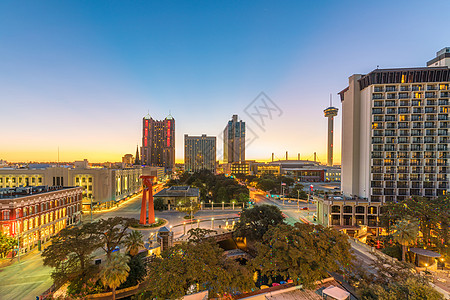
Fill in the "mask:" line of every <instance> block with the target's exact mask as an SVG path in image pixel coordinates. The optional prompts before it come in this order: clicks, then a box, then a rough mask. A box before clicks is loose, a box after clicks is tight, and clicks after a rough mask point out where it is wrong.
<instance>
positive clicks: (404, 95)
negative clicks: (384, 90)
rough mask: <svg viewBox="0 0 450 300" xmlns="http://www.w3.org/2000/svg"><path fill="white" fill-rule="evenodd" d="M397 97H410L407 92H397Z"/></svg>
mask: <svg viewBox="0 0 450 300" xmlns="http://www.w3.org/2000/svg"><path fill="white" fill-rule="evenodd" d="M398 98H399V99H408V98H410V97H409V93H399V94H398Z"/></svg>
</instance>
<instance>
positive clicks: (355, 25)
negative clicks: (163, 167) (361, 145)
mask: <svg viewBox="0 0 450 300" xmlns="http://www.w3.org/2000/svg"><path fill="white" fill-rule="evenodd" d="M449 11H450V1H433V2H423V1H8V0H3V1H2V2H1V3H0V70H1V72H0V104H1V110H0V113H1V115H0V128H1V129H0V133H1V142H0V159H6V160H9V161H30V160H56V157H57V156H56V153H57V147H58V146H59V147H60V149H61V160H66V161H71V160H75V159H83V158H88V159H89V160H91V161H106V160H109V161H119V160H120V158H121V156H122V155H123V154H125V153H132V154H134V153H135V149H136V144H137V143H139V144H140V141H141V119H142V117H143V116H144V115H146V114H147V111H149V112H150V115H152V116H153V117H154V118H155V119H162V118H164V117H166V116H167V115H168V113H169V110H170V111H171V113H172V115H173V116H174V118H175V120H176V135H177V139H176V148H177V152H176V153H177V159H178V160H182V159H183V135H184V134H185V133H188V134H193V135H194V134H202V133H207V134H210V135H218V134H219V133H220V132H221V131H222V130H223V128H224V127H225V125H226V122H227V120H228V119H230V118H231V115H233V114H239V116H240V117H241V118H242V119H243V120H244V121H246V122H247V124H248V126H249V127H250V128H251V129H253V130H254V131H255V134H256V135H257V136H258V137H257V138H256V139H255V141H254V142H253V143H252V144H251V145H249V147H248V151H247V158H248V159H269V158H270V155H271V153H272V152H275V156H276V157H278V158H282V157H284V153H285V151H289V152H290V153H291V154H292V157H294V156H295V157H296V153H298V152H300V153H301V155H302V158H305V159H306V158H312V155H313V152H314V151H316V152H317V153H318V155H319V158H320V159H321V161H325V152H326V148H325V147H326V119H325V118H324V117H323V109H324V108H326V106H327V105H328V102H329V94H330V93H332V94H333V98H334V105H335V106H337V107H339V108H340V103H339V101H338V98H337V96H336V93H337V92H339V91H340V90H342V89H343V88H345V87H346V85H347V82H348V79H347V78H348V76H350V75H351V74H354V73H367V72H370V71H371V70H373V69H375V68H376V67H377V65H379V66H380V68H390V67H412V66H424V65H425V63H426V61H427V60H429V59H432V58H433V57H434V56H435V52H436V51H438V50H439V49H441V48H443V47H445V46H450V40H449V34H448V29H449V28H450V18H449V17H448V12H449ZM261 91H264V92H265V93H266V94H267V95H268V96H269V97H271V99H272V100H273V101H274V102H275V103H276V104H277V105H278V106H279V107H280V109H281V110H282V111H283V114H282V116H281V117H277V118H274V120H272V121H271V122H269V124H267V125H266V126H265V131H262V130H261V129H259V128H258V127H257V126H256V125H253V124H252V122H251V120H250V119H249V118H248V117H247V116H246V115H245V113H244V109H245V107H246V106H247V104H249V103H250V102H251V101H252V100H253V99H254V98H255V97H256V96H257V95H258V94H259V93H260V92H261ZM340 122H341V119H340V116H338V117H337V118H336V130H335V133H336V138H335V149H336V152H337V155H339V154H340V150H339V149H340V134H341V131H340ZM218 148H219V149H221V148H222V145H221V144H220V145H218ZM336 161H340V159H339V157H336Z"/></svg>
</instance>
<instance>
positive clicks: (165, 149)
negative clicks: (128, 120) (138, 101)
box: [140, 115, 175, 171]
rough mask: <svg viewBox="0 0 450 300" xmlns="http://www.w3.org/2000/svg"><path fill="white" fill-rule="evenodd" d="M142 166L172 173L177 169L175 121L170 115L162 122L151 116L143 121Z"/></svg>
mask: <svg viewBox="0 0 450 300" xmlns="http://www.w3.org/2000/svg"><path fill="white" fill-rule="evenodd" d="M140 162H141V164H142V165H146V166H154V167H164V168H165V169H166V171H172V170H173V169H174V167H175V119H174V118H173V117H172V116H171V115H169V116H168V117H167V118H165V119H164V120H162V121H157V120H153V118H151V117H150V116H149V115H147V116H146V117H144V118H143V119H142V147H141V161H140Z"/></svg>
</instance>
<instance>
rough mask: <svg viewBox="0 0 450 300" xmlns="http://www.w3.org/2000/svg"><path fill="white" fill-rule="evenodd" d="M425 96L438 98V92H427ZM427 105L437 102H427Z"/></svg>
mask: <svg viewBox="0 0 450 300" xmlns="http://www.w3.org/2000/svg"><path fill="white" fill-rule="evenodd" d="M425 98H437V95H436V93H433V92H426V93H425ZM427 105H436V104H427Z"/></svg>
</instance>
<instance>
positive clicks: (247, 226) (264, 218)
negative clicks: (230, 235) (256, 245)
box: [235, 205, 284, 241]
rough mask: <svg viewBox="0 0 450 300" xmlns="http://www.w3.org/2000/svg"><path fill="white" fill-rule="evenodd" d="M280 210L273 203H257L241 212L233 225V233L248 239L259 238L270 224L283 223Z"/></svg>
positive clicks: (255, 239) (254, 239)
mask: <svg viewBox="0 0 450 300" xmlns="http://www.w3.org/2000/svg"><path fill="white" fill-rule="evenodd" d="M283 220H284V217H283V215H282V213H281V210H280V209H279V208H278V207H276V206H274V205H258V206H255V207H252V208H248V209H245V210H243V211H242V212H241V217H240V219H239V222H237V223H236V226H235V235H236V236H238V237H246V238H247V239H249V240H252V241H257V240H260V239H261V238H262V237H263V236H264V234H265V233H266V232H267V230H269V227H270V226H276V225H278V224H281V223H283Z"/></svg>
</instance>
